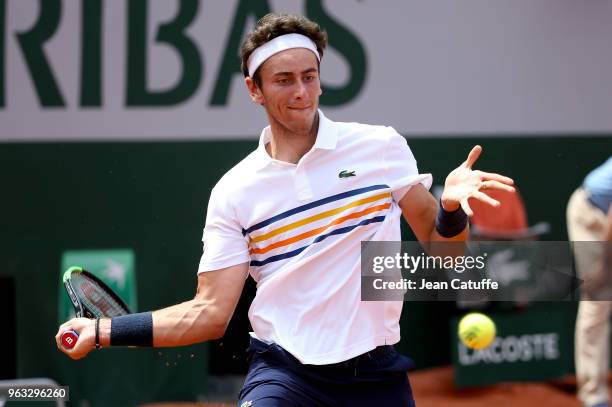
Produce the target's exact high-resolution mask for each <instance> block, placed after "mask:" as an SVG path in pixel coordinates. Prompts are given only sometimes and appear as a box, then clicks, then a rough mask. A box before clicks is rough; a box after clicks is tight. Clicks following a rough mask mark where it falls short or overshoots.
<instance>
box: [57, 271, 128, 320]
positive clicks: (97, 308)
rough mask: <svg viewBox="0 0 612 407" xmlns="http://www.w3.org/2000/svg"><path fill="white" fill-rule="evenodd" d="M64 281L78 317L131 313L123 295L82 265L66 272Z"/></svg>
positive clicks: (112, 315)
mask: <svg viewBox="0 0 612 407" xmlns="http://www.w3.org/2000/svg"><path fill="white" fill-rule="evenodd" d="M62 281H63V283H64V287H65V288H66V291H67V292H68V296H69V297H70V301H71V302H72V305H73V306H74V310H75V311H76V316H77V317H85V318H103V317H117V316H121V315H127V314H129V313H130V310H129V308H128V306H127V305H126V304H125V302H124V301H123V300H122V299H121V297H119V296H118V295H117V294H115V292H114V291H113V290H111V289H110V287H108V286H107V285H106V284H105V283H104V282H103V281H102V280H100V279H99V278H98V277H96V276H95V275H93V274H92V273H90V272H88V271H86V270H84V269H83V268H82V267H79V266H74V267H70V268H69V269H68V270H66V271H65V272H64V276H63V278H62Z"/></svg>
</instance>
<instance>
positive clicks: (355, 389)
mask: <svg viewBox="0 0 612 407" xmlns="http://www.w3.org/2000/svg"><path fill="white" fill-rule="evenodd" d="M248 352H249V357H250V366H249V372H248V374H247V377H246V380H245V382H244V386H243V387H242V390H241V391H240V401H239V402H238V406H239V407H272V406H274V407H285V406H287V407H288V406H292V407H317V406H330V407H331V406H333V407H340V406H351V407H355V406H385V407H395V406H398V407H399V406H402V407H406V406H412V407H414V406H415V403H414V399H413V398H412V389H411V388H410V382H409V381H408V374H407V372H408V371H409V370H412V369H414V362H413V361H412V360H411V359H409V358H407V357H405V356H403V355H400V354H399V353H398V352H397V351H396V350H395V349H394V348H393V346H379V347H378V348H376V349H374V350H372V351H370V352H367V353H364V354H363V355H360V356H357V357H355V358H352V359H349V360H347V361H345V362H341V363H335V364H331V365H304V364H302V363H300V362H299V361H298V360H297V359H296V358H295V357H293V356H292V355H291V354H290V353H289V352H287V351H286V350H284V349H283V348H281V347H280V346H278V345H276V344H271V345H268V344H266V343H264V342H262V341H259V340H257V339H254V338H251V344H250V346H249V350H248Z"/></svg>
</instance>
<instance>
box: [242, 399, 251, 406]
mask: <svg viewBox="0 0 612 407" xmlns="http://www.w3.org/2000/svg"><path fill="white" fill-rule="evenodd" d="M252 405H253V402H252V401H251V400H248V401H245V402H244V403H242V404H241V405H240V407H251V406H252Z"/></svg>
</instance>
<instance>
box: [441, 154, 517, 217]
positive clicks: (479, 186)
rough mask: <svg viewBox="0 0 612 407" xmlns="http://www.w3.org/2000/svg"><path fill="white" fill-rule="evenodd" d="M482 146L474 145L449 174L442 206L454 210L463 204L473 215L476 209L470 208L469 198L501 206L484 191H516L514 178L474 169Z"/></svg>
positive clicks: (443, 193) (465, 209)
mask: <svg viewBox="0 0 612 407" xmlns="http://www.w3.org/2000/svg"><path fill="white" fill-rule="evenodd" d="M481 152H482V147H480V146H474V148H472V151H470V153H469V154H468V157H467V159H466V160H465V161H464V162H463V163H461V165H460V166H459V167H457V168H455V169H454V170H453V171H451V172H450V174H448V176H447V177H446V181H445V183H444V191H443V192H442V197H441V199H440V200H441V202H442V206H443V207H444V209H445V210H447V211H454V210H456V209H458V208H459V206H461V208H463V211H464V212H465V213H466V214H467V215H468V216H472V215H473V214H474V211H472V208H470V204H469V202H468V199H469V198H474V199H478V200H479V201H482V202H484V203H487V204H489V205H491V206H499V205H500V202H499V201H497V200H495V199H493V198H491V197H490V196H489V195H487V194H486V193H484V192H483V191H486V190H490V189H499V190H504V191H508V192H514V187H513V186H512V185H513V184H514V181H513V180H512V178H508V177H505V176H503V175H500V174H495V173H491V172H483V171H479V170H472V166H473V165H474V163H475V162H476V160H478V157H480V153H481Z"/></svg>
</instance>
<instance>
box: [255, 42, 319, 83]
mask: <svg viewBox="0 0 612 407" xmlns="http://www.w3.org/2000/svg"><path fill="white" fill-rule="evenodd" d="M291 48H306V49H309V50H311V51H312V52H314V54H315V55H316V56H317V59H318V60H319V61H320V60H321V57H320V56H319V52H318V51H317V46H316V45H315V43H314V42H313V41H312V40H311V39H310V38H308V37H307V36H305V35H302V34H296V33H292V34H285V35H281V36H278V37H276V38H274V39H272V40H270V41H268V42H266V43H265V44H263V45H262V46H260V47H257V48H255V50H254V51H253V52H252V53H251V55H250V56H249V59H248V61H247V68H248V69H249V76H250V77H253V75H254V74H255V71H257V68H259V66H260V65H261V64H263V63H264V62H265V60H266V59H268V58H270V57H271V56H272V55H274V54H277V53H279V52H281V51H285V50H287V49H291Z"/></svg>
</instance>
